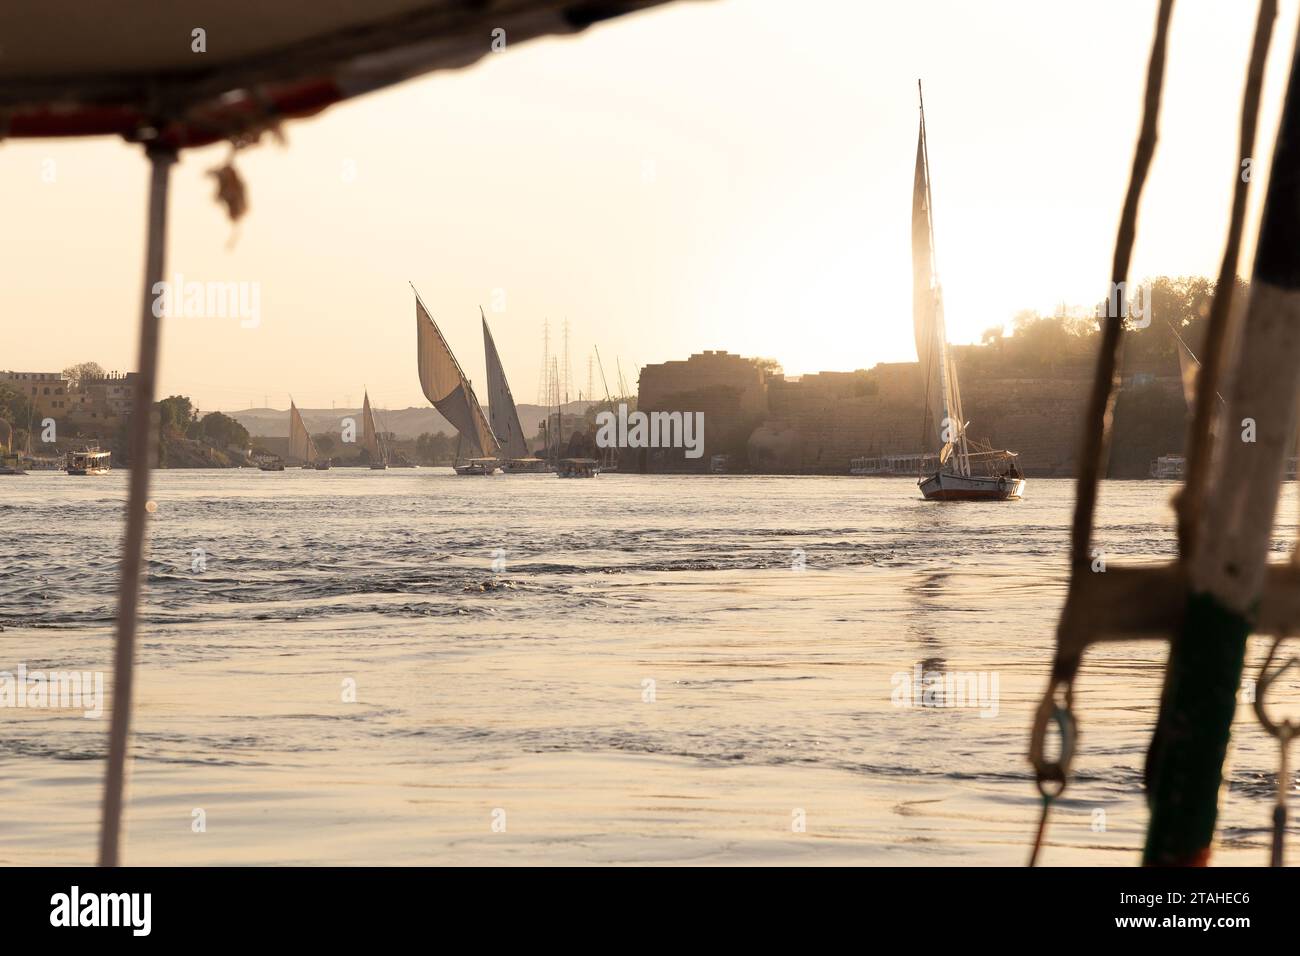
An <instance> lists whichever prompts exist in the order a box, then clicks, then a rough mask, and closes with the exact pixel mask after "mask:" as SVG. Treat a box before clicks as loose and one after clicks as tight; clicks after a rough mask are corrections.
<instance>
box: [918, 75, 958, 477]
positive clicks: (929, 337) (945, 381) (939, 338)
mask: <svg viewBox="0 0 1300 956" xmlns="http://www.w3.org/2000/svg"><path fill="white" fill-rule="evenodd" d="M918 89H919V84H918ZM931 212H932V211H931V205H930V164H929V155H928V151H927V149H926V142H925V106H924V104H922V107H921V121H920V127H919V129H918V131H917V137H916V172H915V174H914V176H913V180H912V330H913V332H914V333H915V336H916V357H917V359H918V360H919V361H920V363H921V376H922V382H923V385H924V388H925V430H924V433H923V434H924V436H925V439H926V441H933V442H936V443H937V444H938V445H939V446H940V448H941V449H942V451H941V452H940V454H941V457H942V458H943V459H944V460H947V459H948V458H949V457H950V456H951V454H952V452H954V451H956V452H957V455H958V460H957V467H958V471H960V472H961V473H963V474H968V473H969V464H968V457H967V451H966V441H965V435H964V430H965V422H964V421H963V420H962V418H961V410H960V408H959V400H958V398H957V373H956V370H955V368H954V367H953V364H952V357H951V355H950V354H949V352H948V342H947V331H946V329H945V328H944V321H943V290H942V288H941V287H940V285H939V276H938V270H937V268H936V267H935V257H934V222H933V219H932V215H931Z"/></svg>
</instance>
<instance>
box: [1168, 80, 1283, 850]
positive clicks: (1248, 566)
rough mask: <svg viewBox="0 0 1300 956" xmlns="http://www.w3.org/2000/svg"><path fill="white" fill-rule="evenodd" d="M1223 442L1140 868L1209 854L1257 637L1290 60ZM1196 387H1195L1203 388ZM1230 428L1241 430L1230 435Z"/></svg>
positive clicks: (1172, 662) (1279, 397)
mask: <svg viewBox="0 0 1300 956" xmlns="http://www.w3.org/2000/svg"><path fill="white" fill-rule="evenodd" d="M1237 367H1238V372H1237V374H1236V375H1235V376H1234V381H1233V384H1232V388H1231V390H1230V392H1229V397H1228V425H1229V429H1230V430H1229V432H1228V434H1227V435H1226V436H1225V439H1226V440H1225V441H1224V443H1223V448H1222V449H1221V450H1220V453H1218V454H1216V455H1214V456H1213V457H1212V461H1211V464H1210V472H1209V475H1208V479H1207V480H1206V482H1205V488H1206V489H1212V490H1213V493H1212V494H1209V495H1208V496H1207V498H1206V500H1205V502H1204V508H1203V510H1202V511H1201V514H1200V516H1199V520H1198V521H1197V522H1196V527H1195V530H1194V531H1193V533H1192V535H1191V540H1192V541H1194V542H1195V550H1194V553H1193V554H1192V555H1190V559H1189V560H1188V567H1187V571H1188V584H1189V588H1188V598H1187V604H1186V611H1185V614H1184V620H1183V624H1182V627H1181V628H1180V630H1179V632H1178V634H1177V635H1176V637H1175V639H1174V642H1173V645H1172V647H1171V648H1170V656H1169V664H1168V666H1167V668H1166V672H1165V687H1164V692H1163V694H1162V696H1161V702H1160V716H1159V719H1158V720H1157V723H1156V731H1155V734H1154V736H1153V737H1152V741H1151V750H1150V753H1149V755H1148V758H1147V780H1148V789H1147V801H1148V803H1149V804H1150V807H1151V820H1150V823H1149V825H1148V829H1147V842H1146V849H1145V853H1144V855H1143V862H1144V863H1146V864H1147V865H1152V866H1200V865H1205V864H1206V863H1208V861H1209V857H1210V844H1211V842H1212V841H1213V839H1214V827H1215V822H1216V818H1217V815H1218V798H1219V790H1220V787H1221V785H1222V781H1223V761H1224V757H1225V755H1226V753H1227V749H1228V742H1229V739H1230V736H1231V731H1232V718H1233V716H1234V714H1235V712H1236V703H1237V700H1236V697H1237V688H1238V686H1239V685H1240V682H1241V669H1242V662H1243V660H1244V657H1245V649H1246V637H1247V636H1248V635H1249V634H1250V633H1251V631H1252V630H1254V629H1255V627H1256V624H1257V620H1256V617H1257V611H1258V607H1259V602H1260V598H1261V596H1262V594H1263V592H1264V584H1265V577H1266V574H1267V571H1268V555H1269V549H1270V546H1271V544H1272V537H1273V520H1274V517H1275V513H1276V510H1277V500H1278V495H1279V491H1280V488H1281V483H1282V478H1283V469H1284V466H1285V464H1286V454H1287V449H1288V447H1289V443H1290V440H1291V438H1292V436H1293V435H1294V434H1295V430H1296V396H1297V393H1298V392H1300V58H1296V57H1293V59H1292V62H1291V76H1290V79H1289V81H1288V85H1287V95H1286V105H1285V107H1284V108H1283V111H1282V122H1281V126H1280V128H1279V130H1278V135H1277V143H1276V146H1275V148H1274V152H1273V163H1272V170H1271V172H1270V175H1269V186H1268V195H1267V197H1266V199H1265V203H1264V214H1263V220H1262V222H1261V225H1260V234H1259V241H1258V243H1257V246H1256V254H1255V268H1254V275H1253V278H1252V281H1251V297H1250V306H1249V309H1248V311H1247V313H1246V318H1245V323H1244V327H1243V330H1242V335H1241V342H1240V350H1239V358H1238V363H1237ZM1202 387H1203V386H1202ZM1238 430H1239V431H1238Z"/></svg>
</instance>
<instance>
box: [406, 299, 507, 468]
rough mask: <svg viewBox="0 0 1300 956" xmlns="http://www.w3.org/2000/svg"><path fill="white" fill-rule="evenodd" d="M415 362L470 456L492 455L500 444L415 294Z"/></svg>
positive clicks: (429, 394)
mask: <svg viewBox="0 0 1300 956" xmlns="http://www.w3.org/2000/svg"><path fill="white" fill-rule="evenodd" d="M415 326H416V362H417V364H418V365H419V369H420V386H421V388H423V389H424V394H425V397H426V398H428V399H429V401H430V402H432V403H433V406H434V408H436V409H438V411H439V412H441V413H442V417H443V418H445V419H447V421H449V422H451V424H452V427H454V428H455V429H456V431H458V432H460V435H461V438H462V439H463V440H464V442H465V444H466V445H468V446H469V449H470V457H483V458H489V457H495V456H496V455H498V454H499V453H500V450H501V446H500V444H499V443H498V442H497V440H496V437H495V436H494V435H493V434H492V426H491V425H489V424H488V420H487V416H486V415H484V414H483V409H482V407H481V406H480V405H479V403H478V399H477V398H475V397H474V389H473V388H471V387H470V384H469V379H467V378H466V377H465V373H464V372H462V371H461V368H460V363H458V362H457V361H456V357H455V356H454V355H452V354H451V348H450V347H449V346H448V345H447V340H446V339H444V338H443V337H442V332H441V331H440V330H439V329H438V326H437V324H436V323H434V321H433V317H432V316H431V315H429V313H428V311H427V310H426V309H425V308H424V303H423V302H421V301H420V296H419V294H418V293H417V294H416V296H415Z"/></svg>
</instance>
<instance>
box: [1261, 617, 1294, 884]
mask: <svg viewBox="0 0 1300 956" xmlns="http://www.w3.org/2000/svg"><path fill="white" fill-rule="evenodd" d="M1285 639H1286V636H1285V635H1279V636H1278V637H1276V638H1274V640H1273V646H1272V647H1271V648H1269V651H1268V657H1266V658H1265V659H1264V663H1263V664H1262V665H1261V666H1260V668H1259V678H1258V679H1257V685H1256V691H1255V717H1256V718H1257V719H1258V720H1259V723H1260V726H1262V727H1263V728H1264V730H1266V731H1267V732H1268V733H1269V734H1270V735H1272V736H1273V737H1275V738H1277V743H1278V767H1277V798H1276V802H1275V803H1274V805H1273V844H1272V851H1271V853H1270V855H1269V866H1282V865H1283V864H1282V849H1283V842H1284V841H1285V840H1286V820H1287V806H1286V798H1287V795H1288V793H1289V792H1290V790H1291V762H1290V750H1291V741H1292V740H1294V739H1295V738H1296V737H1297V736H1300V723H1298V722H1296V721H1293V720H1289V719H1287V720H1282V721H1280V722H1279V721H1274V720H1273V719H1272V718H1270V717H1269V716H1268V713H1267V711H1266V710H1265V709H1264V698H1265V696H1266V695H1267V694H1268V691H1269V688H1270V687H1272V686H1273V682H1274V681H1275V680H1277V679H1278V678H1279V677H1281V676H1282V675H1283V674H1284V673H1286V672H1287V671H1288V670H1290V669H1291V668H1292V667H1293V666H1295V665H1297V664H1300V658H1296V657H1292V658H1289V659H1288V660H1287V661H1286V662H1285V663H1282V664H1279V665H1278V666H1277V667H1274V666H1273V658H1274V657H1276V656H1277V650H1278V648H1279V647H1280V646H1281V644H1282V641H1284V640H1285Z"/></svg>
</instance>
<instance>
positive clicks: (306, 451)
mask: <svg viewBox="0 0 1300 956" xmlns="http://www.w3.org/2000/svg"><path fill="white" fill-rule="evenodd" d="M289 454H291V455H292V456H293V457H294V458H297V459H298V460H299V461H305V462H307V464H309V465H312V464H315V463H316V459H317V458H318V457H319V455H317V453H316V443H315V442H314V441H312V438H311V433H310V432H308V431H307V425H306V423H305V422H304V421H303V420H302V413H301V412H299V411H298V406H297V405H295V404H294V403H293V399H289Z"/></svg>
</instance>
